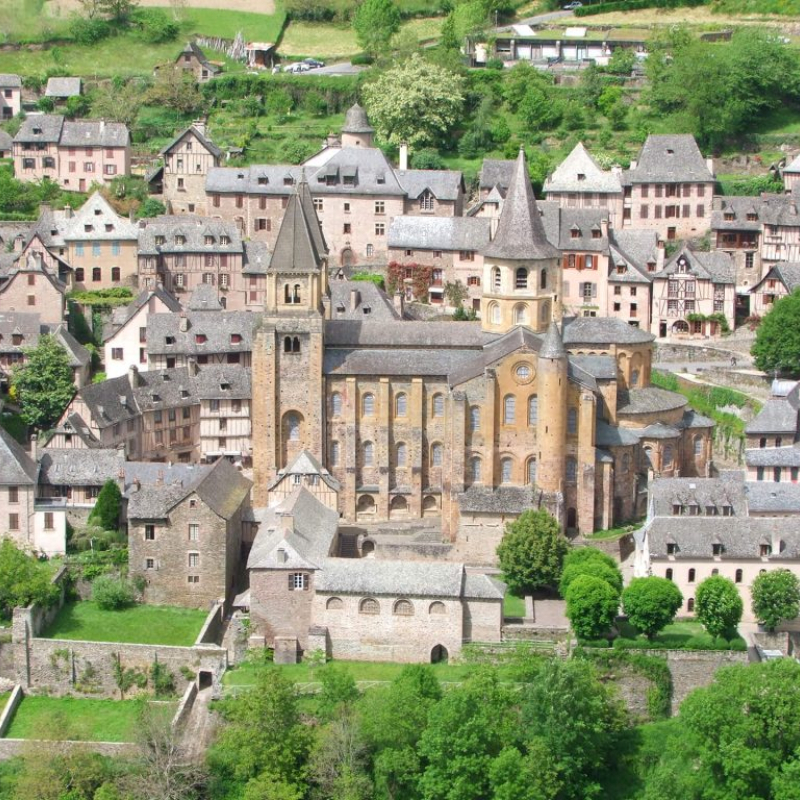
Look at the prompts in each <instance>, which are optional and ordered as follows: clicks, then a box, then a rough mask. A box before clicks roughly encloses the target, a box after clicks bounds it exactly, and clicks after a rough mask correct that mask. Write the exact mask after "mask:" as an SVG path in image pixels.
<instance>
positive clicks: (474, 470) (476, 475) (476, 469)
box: [469, 456, 482, 483]
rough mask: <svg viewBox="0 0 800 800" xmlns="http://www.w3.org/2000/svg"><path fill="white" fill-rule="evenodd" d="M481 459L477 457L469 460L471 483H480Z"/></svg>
mask: <svg viewBox="0 0 800 800" xmlns="http://www.w3.org/2000/svg"><path fill="white" fill-rule="evenodd" d="M481 469H482V464H481V459H480V457H479V456H473V457H472V458H471V459H470V460H469V473H470V478H471V479H472V482H473V483H480V481H481Z"/></svg>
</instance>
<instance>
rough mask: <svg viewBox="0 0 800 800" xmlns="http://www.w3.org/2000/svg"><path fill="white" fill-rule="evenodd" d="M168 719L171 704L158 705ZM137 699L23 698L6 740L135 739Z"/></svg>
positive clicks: (171, 707)
mask: <svg viewBox="0 0 800 800" xmlns="http://www.w3.org/2000/svg"><path fill="white" fill-rule="evenodd" d="M155 708H157V709H158V713H163V714H164V715H165V716H167V717H171V716H172V715H173V714H174V713H175V708H176V704H175V703H163V704H162V703H159V704H158V705H157V706H155ZM141 712H142V701H141V700H79V699H77V698H75V697H25V698H24V699H23V701H22V703H20V705H19V708H17V711H16V712H15V714H14V718H13V719H12V720H11V726H10V727H9V729H8V733H7V734H6V737H7V738H8V739H50V740H53V739H56V738H57V739H62V740H71V741H79V742H130V741H134V740H135V736H136V728H137V725H138V723H139V717H140V715H141Z"/></svg>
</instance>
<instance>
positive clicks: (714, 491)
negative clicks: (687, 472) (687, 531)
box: [650, 478, 747, 552]
mask: <svg viewBox="0 0 800 800" xmlns="http://www.w3.org/2000/svg"><path fill="white" fill-rule="evenodd" d="M650 499H651V501H652V505H653V511H654V513H655V515H656V517H670V518H671V519H675V520H677V519H682V518H683V517H681V516H678V515H673V513H672V507H673V505H680V506H690V505H696V506H699V507H700V515H701V516H702V515H705V510H706V507H707V506H714V507H716V508H718V509H721V508H722V507H723V506H731V508H732V509H733V514H734V516H738V515H745V514H747V503H746V497H745V483H744V481H741V480H731V479H729V478H657V479H656V480H654V481H652V482H651V484H650ZM718 513H719V514H720V515H721V514H722V511H721V510H720V511H719V512H718ZM695 519H696V517H695ZM710 549H711V548H710V545H709V552H710Z"/></svg>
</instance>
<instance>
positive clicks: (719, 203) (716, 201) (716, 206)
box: [711, 195, 725, 211]
mask: <svg viewBox="0 0 800 800" xmlns="http://www.w3.org/2000/svg"><path fill="white" fill-rule="evenodd" d="M724 203H725V201H724V200H723V199H722V198H721V197H720V196H719V195H715V196H714V198H713V199H712V201H711V210H712V211H722V209H723V206H724Z"/></svg>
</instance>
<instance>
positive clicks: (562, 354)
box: [539, 322, 567, 358]
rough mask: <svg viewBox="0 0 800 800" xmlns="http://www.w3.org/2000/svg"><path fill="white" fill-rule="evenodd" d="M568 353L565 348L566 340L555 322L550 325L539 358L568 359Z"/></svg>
mask: <svg viewBox="0 0 800 800" xmlns="http://www.w3.org/2000/svg"><path fill="white" fill-rule="evenodd" d="M566 356H567V351H566V348H565V347H564V340H563V339H562V338H561V333H560V331H559V330H558V325H556V323H555V322H551V323H550V327H549V328H548V329H547V333H546V334H545V335H544V339H542V346H541V348H540V349H539V358H566Z"/></svg>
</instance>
